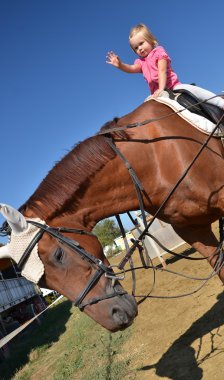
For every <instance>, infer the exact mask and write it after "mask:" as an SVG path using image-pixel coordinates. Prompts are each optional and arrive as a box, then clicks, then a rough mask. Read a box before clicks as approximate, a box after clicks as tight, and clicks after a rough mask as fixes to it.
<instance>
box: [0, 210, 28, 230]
mask: <svg viewBox="0 0 224 380" xmlns="http://www.w3.org/2000/svg"><path fill="white" fill-rule="evenodd" d="M0 212H1V213H2V215H3V216H4V217H5V219H6V220H7V222H8V224H9V225H10V227H11V229H12V232H13V233H14V234H15V235H18V234H20V233H22V232H23V231H25V230H26V229H27V227H28V224H27V221H26V219H25V217H24V216H23V215H22V214H21V213H20V212H19V211H18V210H16V209H15V208H13V207H12V206H9V205H6V204H3V203H0Z"/></svg>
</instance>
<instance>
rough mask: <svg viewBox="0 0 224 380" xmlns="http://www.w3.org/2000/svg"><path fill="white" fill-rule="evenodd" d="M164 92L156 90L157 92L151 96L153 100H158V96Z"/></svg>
mask: <svg viewBox="0 0 224 380" xmlns="http://www.w3.org/2000/svg"><path fill="white" fill-rule="evenodd" d="M163 91H164V90H160V89H159V88H158V90H156V91H155V92H154V93H153V94H152V97H153V98H158V97H159V96H160V94H161V93H162V92H163Z"/></svg>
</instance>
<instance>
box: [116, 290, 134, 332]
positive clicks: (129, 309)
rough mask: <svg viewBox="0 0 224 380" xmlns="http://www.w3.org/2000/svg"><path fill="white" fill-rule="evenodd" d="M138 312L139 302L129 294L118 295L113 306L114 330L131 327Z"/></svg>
mask: <svg viewBox="0 0 224 380" xmlns="http://www.w3.org/2000/svg"><path fill="white" fill-rule="evenodd" d="M137 314H138V308H137V303H136V301H135V299H134V297H132V296H131V295H129V294H123V295H122V296H120V297H117V299H116V302H115V303H114V304H113V306H112V307H111V317H112V319H113V321H114V327H113V329H111V331H112V332H115V331H119V330H124V329H126V328H127V327H129V326H130V325H131V324H132V323H133V321H134V319H135V317H136V316H137Z"/></svg>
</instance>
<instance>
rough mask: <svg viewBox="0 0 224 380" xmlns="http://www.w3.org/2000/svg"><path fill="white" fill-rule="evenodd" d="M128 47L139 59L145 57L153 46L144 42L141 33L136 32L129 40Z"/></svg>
mask: <svg viewBox="0 0 224 380" xmlns="http://www.w3.org/2000/svg"><path fill="white" fill-rule="evenodd" d="M130 45H131V47H132V49H133V50H134V51H135V53H136V54H138V55H139V57H141V58H145V57H147V55H149V53H150V52H151V51H152V49H153V46H152V45H151V44H150V42H148V41H146V39H145V37H144V36H143V35H142V33H141V32H138V33H137V34H136V35H135V36H133V37H132V38H130Z"/></svg>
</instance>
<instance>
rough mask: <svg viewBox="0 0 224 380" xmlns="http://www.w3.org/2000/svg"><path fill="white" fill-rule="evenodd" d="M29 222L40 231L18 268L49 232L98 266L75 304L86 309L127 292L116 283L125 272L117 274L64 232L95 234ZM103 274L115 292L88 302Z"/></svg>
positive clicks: (26, 250)
mask: <svg viewBox="0 0 224 380" xmlns="http://www.w3.org/2000/svg"><path fill="white" fill-rule="evenodd" d="M27 222H28V223H30V224H32V225H34V226H36V227H38V228H39V231H38V232H37V234H36V235H35V236H34V238H33V239H32V241H31V242H30V244H29V245H28V246H27V248H26V249H25V251H24V253H23V255H22V257H21V259H20V261H19V263H18V268H19V269H21V268H22V267H23V266H24V264H25V263H26V261H27V260H28V258H29V256H30V254H31V252H32V250H33V248H34V246H35V245H36V244H38V242H39V241H40V240H41V238H42V236H43V235H44V233H47V234H48V235H50V236H52V237H53V238H55V239H56V240H58V241H59V242H60V243H61V244H64V245H65V246H67V247H69V248H71V249H72V250H73V251H74V252H75V253H77V254H78V255H79V256H80V257H81V258H82V259H83V260H85V261H88V262H89V263H90V264H91V266H92V267H94V268H96V270H95V272H94V274H93V276H92V277H91V278H90V280H89V281H88V283H87V285H86V287H85V288H84V289H83V290H82V292H81V293H80V294H79V296H78V297H77V298H76V300H75V301H74V302H73V305H74V306H77V307H78V308H79V309H80V310H81V311H83V310H84V308H85V307H86V306H87V305H93V304H95V303H97V302H100V301H103V300H106V299H109V298H113V297H117V296H121V295H123V294H127V292H126V291H124V290H123V289H122V290H121V289H119V288H118V289H117V288H116V287H115V286H114V285H115V281H117V280H123V278H124V273H119V275H116V274H115V273H114V272H113V270H112V267H111V266H106V265H104V264H103V262H102V261H101V260H100V259H97V258H96V257H95V256H93V255H91V254H90V253H89V252H87V251H86V250H85V249H84V248H83V247H81V246H80V244H79V243H78V242H77V241H76V240H73V239H70V238H68V237H66V236H64V235H63V234H62V232H63V233H77V234H81V235H84V234H85V235H90V236H95V235H94V234H92V233H90V232H87V231H84V230H79V229H71V228H65V227H49V226H47V225H46V224H42V223H38V222H35V221H32V220H27ZM102 275H105V277H106V278H108V279H110V280H111V285H112V288H113V292H112V293H111V294H106V295H105V296H102V297H95V298H92V299H90V300H88V301H86V302H83V300H84V299H85V297H86V296H87V294H88V293H89V292H90V290H91V289H92V288H93V287H94V286H95V285H96V284H97V282H98V281H99V279H100V277H101V276H102Z"/></svg>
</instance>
